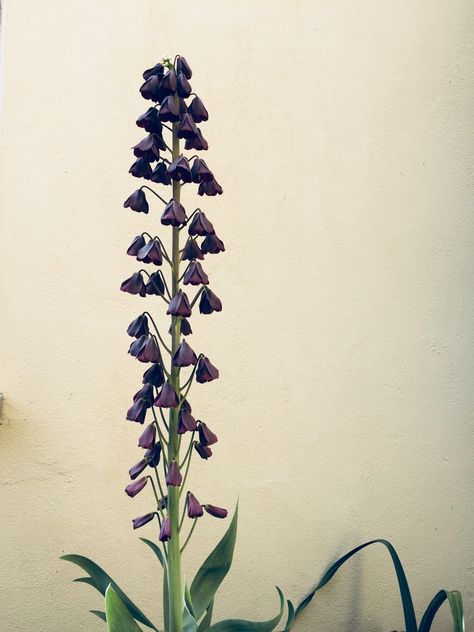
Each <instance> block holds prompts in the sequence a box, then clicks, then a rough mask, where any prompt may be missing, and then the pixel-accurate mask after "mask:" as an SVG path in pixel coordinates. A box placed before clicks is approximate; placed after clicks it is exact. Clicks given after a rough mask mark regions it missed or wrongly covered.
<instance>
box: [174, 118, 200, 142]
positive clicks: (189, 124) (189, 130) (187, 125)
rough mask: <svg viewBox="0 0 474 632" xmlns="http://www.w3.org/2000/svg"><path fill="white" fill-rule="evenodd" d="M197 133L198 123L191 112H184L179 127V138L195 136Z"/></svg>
mask: <svg viewBox="0 0 474 632" xmlns="http://www.w3.org/2000/svg"><path fill="white" fill-rule="evenodd" d="M196 135H197V127H196V123H195V122H194V121H193V117H192V116H191V114H182V116H181V120H180V122H179V125H178V128H177V136H178V138H194V137H195V136H196Z"/></svg>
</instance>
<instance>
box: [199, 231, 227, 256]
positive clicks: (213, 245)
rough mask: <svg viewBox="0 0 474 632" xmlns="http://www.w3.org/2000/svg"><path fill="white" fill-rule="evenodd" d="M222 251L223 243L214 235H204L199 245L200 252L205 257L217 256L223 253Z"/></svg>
mask: <svg viewBox="0 0 474 632" xmlns="http://www.w3.org/2000/svg"><path fill="white" fill-rule="evenodd" d="M224 250H225V247H224V242H223V241H222V240H220V239H219V237H218V236H217V235H216V233H213V234H212V235H206V237H205V238H204V239H203V241H202V243H201V251H202V252H203V254H205V255H207V254H211V255H217V254H218V253H219V252H224Z"/></svg>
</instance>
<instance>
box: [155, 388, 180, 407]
mask: <svg viewBox="0 0 474 632" xmlns="http://www.w3.org/2000/svg"><path fill="white" fill-rule="evenodd" d="M154 403H155V406H158V407H159V408H176V406H177V405H178V396H177V395H176V391H175V390H174V388H173V387H172V386H171V384H170V383H169V382H165V383H164V384H163V387H162V389H161V391H160V393H159V395H158V396H157V397H156V399H155V402H154Z"/></svg>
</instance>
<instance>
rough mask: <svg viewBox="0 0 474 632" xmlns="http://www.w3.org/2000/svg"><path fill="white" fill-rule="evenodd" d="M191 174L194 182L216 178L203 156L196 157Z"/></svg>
mask: <svg viewBox="0 0 474 632" xmlns="http://www.w3.org/2000/svg"><path fill="white" fill-rule="evenodd" d="M191 175H192V177H193V182H205V181H210V180H213V179H214V176H213V174H212V171H211V170H210V169H209V167H208V166H207V165H206V163H205V162H204V160H203V159H202V158H195V159H194V162H193V166H192V167H191Z"/></svg>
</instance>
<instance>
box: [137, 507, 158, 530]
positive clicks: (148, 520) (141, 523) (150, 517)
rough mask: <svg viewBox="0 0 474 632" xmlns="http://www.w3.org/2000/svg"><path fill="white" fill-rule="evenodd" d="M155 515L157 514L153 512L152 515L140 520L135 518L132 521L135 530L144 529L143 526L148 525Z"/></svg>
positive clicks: (149, 514) (142, 517) (141, 517)
mask: <svg viewBox="0 0 474 632" xmlns="http://www.w3.org/2000/svg"><path fill="white" fill-rule="evenodd" d="M155 513H156V512H155V511H153V512H152V513H147V514H145V515H144V516H139V517H138V518H134V519H133V520H132V524H133V528H134V529H139V528H140V527H143V525H145V524H147V523H148V522H151V521H152V520H153V518H154V517H155Z"/></svg>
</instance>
